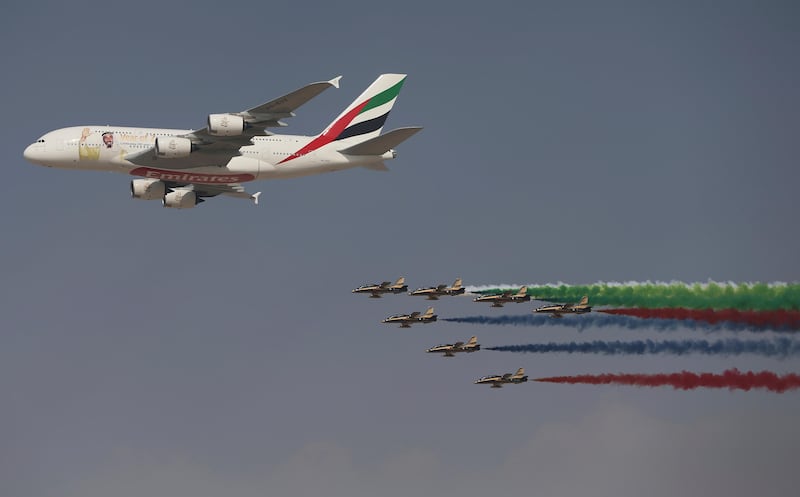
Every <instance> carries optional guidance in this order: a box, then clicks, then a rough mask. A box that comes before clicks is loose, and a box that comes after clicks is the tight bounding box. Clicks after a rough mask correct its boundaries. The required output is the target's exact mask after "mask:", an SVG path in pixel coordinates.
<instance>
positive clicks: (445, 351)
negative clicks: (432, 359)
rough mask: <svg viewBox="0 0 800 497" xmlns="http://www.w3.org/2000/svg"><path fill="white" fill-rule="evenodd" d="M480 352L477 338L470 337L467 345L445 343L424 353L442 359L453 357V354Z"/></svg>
mask: <svg viewBox="0 0 800 497" xmlns="http://www.w3.org/2000/svg"><path fill="white" fill-rule="evenodd" d="M479 350H481V345H480V344H479V343H478V338H477V337H472V338H470V339H469V341H468V342H467V343H464V342H456V343H446V344H443V345H437V346H435V347H431V348H429V349H428V350H426V351H425V352H427V353H429V354H436V353H439V354H442V357H455V354H457V353H459V352H466V353H470V352H477V351H479Z"/></svg>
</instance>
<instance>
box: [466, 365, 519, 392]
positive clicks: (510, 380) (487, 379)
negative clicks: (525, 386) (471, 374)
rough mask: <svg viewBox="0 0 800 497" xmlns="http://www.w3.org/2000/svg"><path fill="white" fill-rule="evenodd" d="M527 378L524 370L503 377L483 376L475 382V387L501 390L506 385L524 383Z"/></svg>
mask: <svg viewBox="0 0 800 497" xmlns="http://www.w3.org/2000/svg"><path fill="white" fill-rule="evenodd" d="M526 381H528V377H527V376H525V368H519V369H518V370H517V372H516V373H514V374H511V373H506V374H504V375H491V376H484V377H483V378H478V379H477V380H475V384H476V385H491V386H492V388H501V387H502V386H503V385H506V384H517V383H525V382H526Z"/></svg>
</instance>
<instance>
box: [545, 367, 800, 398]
mask: <svg viewBox="0 0 800 497" xmlns="http://www.w3.org/2000/svg"><path fill="white" fill-rule="evenodd" d="M533 381H541V382H547V383H570V384H576V383H582V384H586V385H633V386H637V387H661V386H671V387H672V388H674V389H676V390H678V389H680V390H694V389H695V388H728V389H730V390H751V389H753V388H765V389H767V390H769V391H771V392H777V393H783V392H785V391H787V390H794V389H797V388H800V376H798V375H796V374H794V373H790V374H785V375H783V376H778V375H777V374H775V373H773V372H770V371H761V372H758V373H754V372H752V371H747V372H745V373H742V372H740V371H739V370H738V369H729V370H727V371H724V372H723V373H722V374H714V373H690V372H688V371H681V372H680V373H671V374H621V373H620V374H597V375H591V374H585V375H577V376H552V377H549V378H536V379H535V380H533Z"/></svg>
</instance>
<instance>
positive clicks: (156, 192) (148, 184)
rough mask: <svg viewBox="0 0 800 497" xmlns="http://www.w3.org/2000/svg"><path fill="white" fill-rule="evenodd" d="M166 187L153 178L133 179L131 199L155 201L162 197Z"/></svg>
mask: <svg viewBox="0 0 800 497" xmlns="http://www.w3.org/2000/svg"><path fill="white" fill-rule="evenodd" d="M166 191H167V185H165V184H164V182H163V181H161V180H159V179H154V178H143V179H135V180H132V181H131V197H133V198H140V199H142V200H156V199H159V198H163V197H164V193H166Z"/></svg>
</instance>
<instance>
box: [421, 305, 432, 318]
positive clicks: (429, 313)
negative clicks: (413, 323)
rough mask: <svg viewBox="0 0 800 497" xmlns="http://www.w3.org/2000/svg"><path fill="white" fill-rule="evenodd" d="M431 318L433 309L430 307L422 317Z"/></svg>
mask: <svg viewBox="0 0 800 497" xmlns="http://www.w3.org/2000/svg"><path fill="white" fill-rule="evenodd" d="M431 316H433V307H428V309H427V310H426V311H425V314H423V315H422V317H423V318H429V317H431Z"/></svg>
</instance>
